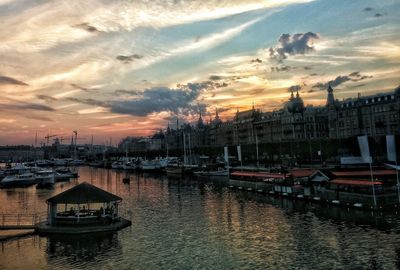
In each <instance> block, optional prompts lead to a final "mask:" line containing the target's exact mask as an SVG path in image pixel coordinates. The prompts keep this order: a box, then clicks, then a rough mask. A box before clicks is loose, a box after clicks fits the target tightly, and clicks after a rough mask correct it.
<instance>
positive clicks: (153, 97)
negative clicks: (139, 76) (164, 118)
mask: <svg viewBox="0 0 400 270" xmlns="http://www.w3.org/2000/svg"><path fill="white" fill-rule="evenodd" d="M188 89H189V90H188ZM200 90H201V88H200V87H199V86H194V85H191V86H188V87H187V89H170V88H167V87H157V88H150V89H146V90H145V91H143V93H142V94H141V95H137V96H136V97H135V98H134V99H132V100H124V101H114V102H113V103H112V104H111V111H112V112H114V113H122V114H131V115H136V116H146V115H148V114H151V113H157V112H162V111H169V112H173V113H176V114H185V115H187V114H190V113H192V112H195V111H196V107H197V105H194V104H193V102H195V100H196V99H197V98H198V96H199V94H200Z"/></svg>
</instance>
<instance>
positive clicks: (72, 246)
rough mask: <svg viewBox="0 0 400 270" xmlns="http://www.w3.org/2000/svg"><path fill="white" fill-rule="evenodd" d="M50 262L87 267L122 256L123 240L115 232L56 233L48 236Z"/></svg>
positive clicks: (56, 265) (47, 250) (51, 263)
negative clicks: (66, 234) (88, 233)
mask: <svg viewBox="0 0 400 270" xmlns="http://www.w3.org/2000/svg"><path fill="white" fill-rule="evenodd" d="M46 253H47V259H48V264H49V266H51V267H63V268H74V269H76V268H87V267H90V266H96V265H99V264H101V263H102V262H107V261H108V260H109V259H110V258H113V260H116V259H118V257H121V256H122V246H121V242H120V241H119V240H118V236H117V234H115V233H104V234H92V235H81V236H74V235H72V236H61V235H54V236H49V237H48V238H47V247H46Z"/></svg>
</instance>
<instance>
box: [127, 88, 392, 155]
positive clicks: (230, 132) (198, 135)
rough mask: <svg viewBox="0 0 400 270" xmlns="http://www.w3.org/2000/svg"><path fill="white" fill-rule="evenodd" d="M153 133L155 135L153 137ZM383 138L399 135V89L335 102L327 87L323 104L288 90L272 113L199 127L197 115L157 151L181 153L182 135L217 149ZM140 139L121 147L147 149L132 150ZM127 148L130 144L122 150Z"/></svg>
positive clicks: (249, 113) (194, 144)
mask: <svg viewBox="0 0 400 270" xmlns="http://www.w3.org/2000/svg"><path fill="white" fill-rule="evenodd" d="M156 134H159V133H156ZM387 134H394V135H398V134H400V87H397V88H396V89H395V90H394V91H391V92H387V93H379V94H375V95H371V96H361V95H360V94H359V95H358V96H357V97H355V98H347V99H344V100H342V101H339V100H338V99H335V96H334V89H333V88H332V87H331V86H330V85H329V86H328V88H327V98H326V104H323V105H319V106H314V105H306V104H305V102H304V100H303V99H302V97H301V95H300V93H299V91H298V90H297V91H296V93H295V91H293V90H292V91H291V93H290V97H289V99H288V101H287V102H285V103H284V105H283V107H282V108H281V109H278V110H274V111H265V112H263V111H261V110H260V109H256V108H255V107H254V105H253V107H252V108H251V109H250V110H246V111H239V110H237V112H236V114H235V116H234V117H233V119H230V120H227V121H222V120H221V118H220V116H219V113H218V110H217V111H216V113H215V116H214V118H213V119H211V117H210V120H209V121H208V123H204V121H203V118H202V116H201V115H200V116H199V119H198V121H197V123H195V124H193V125H191V124H188V123H185V124H182V125H179V123H178V121H177V125H176V129H172V128H170V126H169V125H168V127H167V130H166V131H165V133H164V134H163V136H158V137H154V136H153V137H152V138H151V140H155V139H159V140H162V141H159V142H157V143H153V145H155V144H156V145H157V149H162V150H165V149H166V148H168V149H170V150H172V149H183V145H184V139H183V138H184V137H185V144H186V147H188V141H189V140H190V147H191V148H192V149H194V148H204V147H222V146H226V145H228V146H234V145H250V144H255V143H261V144H262V143H285V142H290V143H291V142H301V141H308V142H311V141H322V140H338V139H347V138H352V137H356V136H358V135H368V136H370V137H373V138H374V139H376V140H379V138H380V137H383V136H385V135H387ZM138 141H140V139H139V138H138V139H134V138H127V139H126V140H124V141H123V143H121V145H123V146H122V147H123V148H124V149H129V150H130V151H132V150H133V151H135V149H136V150H137V149H140V150H141V151H144V150H150V149H153V150H154V147H153V146H151V145H152V144H150V143H148V144H146V145H144V146H143V147H138V144H137V142H138ZM127 145H130V146H127Z"/></svg>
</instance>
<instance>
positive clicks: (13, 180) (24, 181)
mask: <svg viewBox="0 0 400 270" xmlns="http://www.w3.org/2000/svg"><path fill="white" fill-rule="evenodd" d="M37 183H38V180H37V179H36V175H35V174H33V173H23V174H16V175H9V176H6V177H5V178H3V180H1V181H0V186H1V187H3V188H7V187H26V186H31V185H34V184H37Z"/></svg>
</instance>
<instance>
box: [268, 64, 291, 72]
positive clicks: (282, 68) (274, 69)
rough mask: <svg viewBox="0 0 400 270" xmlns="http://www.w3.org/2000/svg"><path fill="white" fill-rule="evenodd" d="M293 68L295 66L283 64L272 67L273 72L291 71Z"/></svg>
mask: <svg viewBox="0 0 400 270" xmlns="http://www.w3.org/2000/svg"><path fill="white" fill-rule="evenodd" d="M291 69H293V68H292V67H290V66H286V65H281V66H277V67H271V72H287V71H290V70H291Z"/></svg>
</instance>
